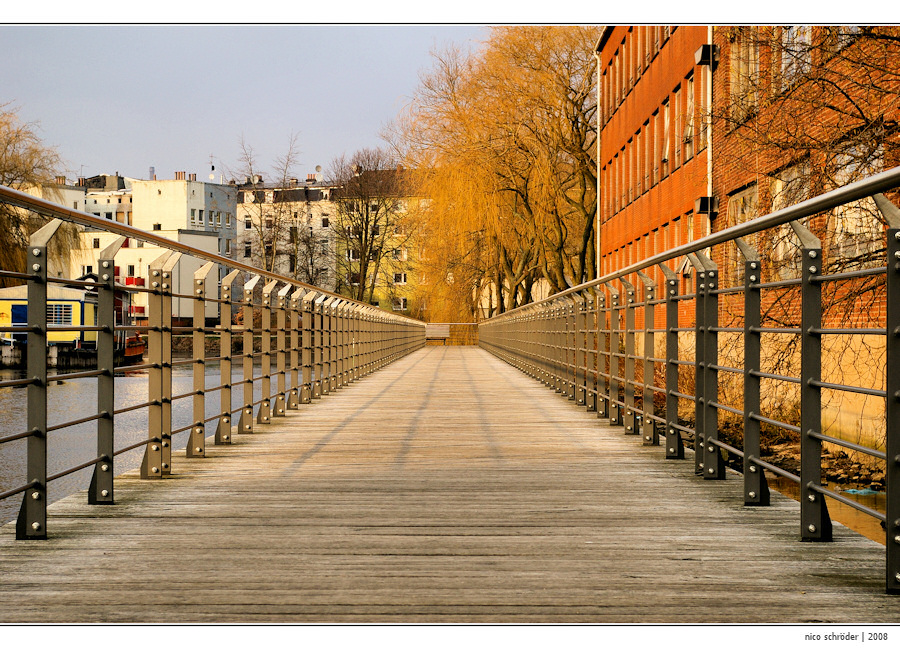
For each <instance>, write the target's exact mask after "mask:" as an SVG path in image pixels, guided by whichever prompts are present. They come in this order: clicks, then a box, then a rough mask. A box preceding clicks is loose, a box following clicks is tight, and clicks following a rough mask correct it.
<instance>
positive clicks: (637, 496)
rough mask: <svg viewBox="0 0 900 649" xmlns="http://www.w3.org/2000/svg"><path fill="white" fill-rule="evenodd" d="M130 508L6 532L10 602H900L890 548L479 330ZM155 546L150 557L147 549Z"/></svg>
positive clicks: (624, 612)
mask: <svg viewBox="0 0 900 649" xmlns="http://www.w3.org/2000/svg"><path fill="white" fill-rule="evenodd" d="M208 449H209V450H208V453H209V455H210V456H211V457H210V458H207V459H187V458H185V457H184V453H183V452H182V453H180V454H176V457H175V462H174V466H173V472H174V473H173V475H172V477H171V478H168V479H165V480H162V481H141V480H139V479H138V478H137V476H136V475H135V474H127V475H124V476H121V477H120V478H118V482H117V484H116V497H117V501H118V505H116V506H114V507H91V506H89V505H87V504H86V497H85V495H84V494H78V495H76V496H72V497H69V498H66V499H64V500H62V501H60V502H58V503H56V504H54V505H52V506H51V507H50V512H51V513H50V519H49V523H48V525H49V527H48V529H49V533H50V539H49V540H47V541H43V542H21V541H15V538H14V529H13V527H12V526H10V525H8V526H5V527H4V528H2V530H0V574H2V575H3V577H2V580H0V621H2V622H147V621H154V622H323V621H324V622H378V621H382V622H384V621H389V622H641V623H643V622H670V623H671V622H679V623H683V622H701V623H704V622H718V623H722V622H811V621H819V622H879V623H885V622H893V623H896V622H900V602H898V600H897V599H896V598H893V597H888V596H886V595H884V594H883V570H884V548H883V547H882V546H880V545H879V544H877V543H874V542H872V541H869V540H867V539H865V538H863V537H861V536H859V535H857V534H855V533H853V532H851V531H849V530H847V529H846V528H844V527H843V526H840V525H836V526H835V527H836V529H835V537H836V541H835V542H834V543H831V544H812V543H800V542H799V541H798V537H799V513H798V507H797V504H796V503H795V502H793V501H790V500H788V499H786V498H782V497H779V496H777V495H776V496H775V497H774V499H773V500H774V504H773V506H772V507H770V508H745V507H743V506H742V505H741V502H742V501H741V497H740V491H741V483H740V480H739V479H737V477H736V476H735V475H730V476H729V479H728V480H726V481H724V482H704V481H703V480H701V479H699V478H697V477H696V476H694V475H693V462H692V461H690V460H688V461H671V460H670V461H667V460H665V459H664V453H663V451H662V449H660V448H655V447H643V446H641V445H640V443H639V442H637V441H636V440H635V438H633V437H625V436H624V435H623V434H622V429H621V428H618V429H616V428H609V427H606V426H604V425H603V424H602V423H601V422H598V420H597V419H596V417H595V415H594V413H588V412H585V411H584V410H581V409H578V408H576V407H575V406H574V405H573V404H572V402H570V401H568V400H567V399H565V398H562V397H560V396H558V395H556V394H554V393H552V392H551V391H549V390H547V389H546V388H544V387H543V386H542V385H540V384H539V383H537V382H535V381H532V380H530V379H528V378H527V377H525V376H524V375H522V374H521V373H519V372H518V371H516V370H515V369H513V368H512V367H510V366H508V365H506V364H504V363H502V362H500V361H498V360H497V359H495V358H493V357H491V356H490V355H488V354H487V353H485V352H484V351H482V350H480V349H476V348H467V347H427V348H425V349H423V350H420V351H419V352H416V353H415V354H413V355H411V356H409V357H407V358H404V359H401V360H400V361H397V362H396V363H394V364H392V365H390V366H388V367H386V368H385V369H383V370H381V371H380V372H378V373H376V374H374V375H371V376H369V377H366V378H365V379H363V380H361V381H359V382H357V383H354V384H352V385H350V386H348V387H346V388H343V389H342V390H340V391H337V392H335V393H331V394H328V395H327V396H325V397H323V398H322V399H321V400H317V401H316V402H314V403H313V404H310V405H307V406H302V407H301V409H300V410H299V411H292V412H291V413H290V414H289V416H288V417H286V418H282V419H280V420H278V421H277V422H276V423H275V424H272V425H269V426H259V427H258V428H257V431H256V432H255V433H254V435H250V436H238V437H237V438H236V443H235V444H234V445H232V446H212V445H210V446H209V447H208ZM148 557H153V560H148Z"/></svg>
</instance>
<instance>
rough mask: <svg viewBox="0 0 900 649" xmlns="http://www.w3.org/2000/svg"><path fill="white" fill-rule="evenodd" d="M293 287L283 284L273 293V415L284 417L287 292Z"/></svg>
mask: <svg viewBox="0 0 900 649" xmlns="http://www.w3.org/2000/svg"><path fill="white" fill-rule="evenodd" d="M292 288H294V287H293V286H291V285H290V284H285V285H284V286H283V287H282V288H281V289H279V291H278V293H276V294H275V298H276V302H275V306H276V309H277V310H276V311H275V326H276V333H275V348H276V349H275V372H276V380H275V408H274V412H273V416H275V417H284V416H285V415H286V414H287V409H288V390H287V362H286V359H287V309H288V294H289V293H290V292H291V289H292Z"/></svg>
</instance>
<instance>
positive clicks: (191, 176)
mask: <svg viewBox="0 0 900 649" xmlns="http://www.w3.org/2000/svg"><path fill="white" fill-rule="evenodd" d="M188 180H191V181H193V182H197V174H191V175H190V176H189V177H188Z"/></svg>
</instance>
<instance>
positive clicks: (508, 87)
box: [390, 27, 598, 312]
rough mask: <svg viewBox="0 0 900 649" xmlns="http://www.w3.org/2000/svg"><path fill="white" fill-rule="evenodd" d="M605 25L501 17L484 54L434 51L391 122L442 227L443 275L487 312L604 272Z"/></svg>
mask: <svg viewBox="0 0 900 649" xmlns="http://www.w3.org/2000/svg"><path fill="white" fill-rule="evenodd" d="M597 35H598V30H597V29H596V28H587V27H503V28H495V29H493V30H492V32H491V37H490V38H489V39H488V41H487V42H486V43H485V44H484V46H483V47H482V49H481V50H479V51H477V52H474V53H467V54H464V53H462V52H461V51H460V50H457V49H447V50H445V51H443V52H440V53H436V54H435V55H434V65H433V68H432V70H430V71H429V72H428V73H427V74H425V75H423V76H422V78H421V83H420V87H419V88H418V90H417V92H416V94H415V96H414V98H413V101H412V102H411V104H410V105H409V106H408V109H407V111H406V112H405V113H404V114H403V115H402V116H401V118H400V119H398V121H397V123H396V124H395V125H394V127H393V128H392V129H391V132H390V138H391V139H392V141H393V143H394V144H395V145H396V146H397V147H398V148H399V149H400V150H401V151H402V152H403V154H404V155H405V156H406V157H407V161H408V164H409V165H410V166H411V167H414V168H416V169H417V170H418V171H419V172H420V174H421V176H420V178H421V181H422V183H423V184H422V192H423V195H425V196H427V197H428V198H429V200H430V201H431V203H430V208H431V209H430V210H429V211H428V216H427V218H428V219H429V221H430V227H431V228H432V229H433V230H434V231H436V232H439V233H440V236H439V237H438V238H432V239H429V246H428V249H429V259H430V261H431V263H432V264H433V265H434V266H435V268H434V269H433V271H434V272H432V274H431V275H432V277H433V281H439V282H444V283H445V284H449V283H451V282H452V283H453V284H455V285H456V284H458V288H457V289H456V292H457V293H460V292H462V293H465V292H469V293H471V292H475V301H476V302H477V303H478V305H479V306H481V307H482V308H484V309H485V310H487V311H489V312H502V311H504V310H507V309H510V308H514V307H516V306H519V305H521V304H524V303H527V302H529V301H531V300H532V296H533V292H532V287H533V286H534V285H535V284H536V283H537V282H539V281H543V282H544V283H545V284H546V287H547V289H548V290H550V291H551V292H554V291H558V290H561V289H564V288H566V287H568V286H571V285H573V284H577V283H580V282H582V281H584V280H586V279H590V278H592V277H593V276H594V273H595V259H594V250H595V247H596V246H595V236H596V232H595V230H594V223H595V214H596V205H597V199H596V163H595V155H596V121H595V113H596V101H595V100H596V94H595V82H596V79H595V75H596V65H595V63H594V60H593V58H592V56H591V52H592V48H593V44H594V42H595V41H596V38H597ZM442 264H443V267H442V268H441V267H440V266H441V265H442ZM451 292H453V291H451Z"/></svg>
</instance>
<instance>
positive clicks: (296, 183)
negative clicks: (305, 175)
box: [291, 178, 300, 187]
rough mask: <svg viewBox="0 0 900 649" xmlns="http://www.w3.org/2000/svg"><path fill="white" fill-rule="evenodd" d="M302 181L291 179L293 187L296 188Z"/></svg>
mask: <svg viewBox="0 0 900 649" xmlns="http://www.w3.org/2000/svg"><path fill="white" fill-rule="evenodd" d="M299 183H300V181H299V180H298V179H297V178H291V187H296V186H297V185H298V184H299Z"/></svg>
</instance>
